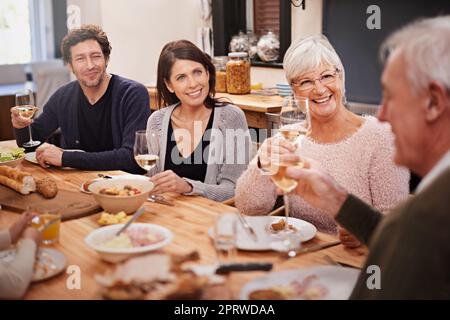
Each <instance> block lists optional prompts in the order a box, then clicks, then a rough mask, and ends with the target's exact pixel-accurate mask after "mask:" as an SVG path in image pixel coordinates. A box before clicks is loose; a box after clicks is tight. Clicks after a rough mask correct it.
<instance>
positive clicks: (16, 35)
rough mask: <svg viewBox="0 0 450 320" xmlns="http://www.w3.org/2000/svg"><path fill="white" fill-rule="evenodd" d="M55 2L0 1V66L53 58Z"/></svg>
mask: <svg viewBox="0 0 450 320" xmlns="http://www.w3.org/2000/svg"><path fill="white" fill-rule="evenodd" d="M60 2H62V1H60ZM54 4H55V0H1V1H0V39H2V46H0V65H2V64H28V63H30V62H33V61H40V60H46V59H52V58H54V56H55V46H54V42H55V41H54V39H55V37H54V34H53V29H54V28H53V25H54V19H52V11H53V12H54V11H55V6H54ZM63 10H65V8H64V9H63ZM64 13H65V12H64ZM55 14H60V12H59V11H58V12H57V13H55ZM62 30H64V31H67V29H64V28H62ZM5 44H6V45H5Z"/></svg>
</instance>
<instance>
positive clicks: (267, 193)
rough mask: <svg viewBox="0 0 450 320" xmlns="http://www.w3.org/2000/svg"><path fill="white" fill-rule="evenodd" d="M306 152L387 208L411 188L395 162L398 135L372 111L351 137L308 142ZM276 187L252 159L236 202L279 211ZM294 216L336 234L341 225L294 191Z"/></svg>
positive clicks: (252, 210)
mask: <svg viewBox="0 0 450 320" xmlns="http://www.w3.org/2000/svg"><path fill="white" fill-rule="evenodd" d="M301 153H302V155H304V156H306V157H309V158H312V159H315V160H317V161H319V162H320V163H321V165H322V167H323V168H324V169H325V170H327V171H328V173H329V174H330V175H331V176H333V177H334V179H336V181H337V182H338V183H339V184H341V185H342V186H343V187H345V188H346V189H347V191H348V192H350V193H352V194H354V195H356V196H358V197H359V198H360V199H362V200H364V201H365V202H367V203H370V204H372V205H373V206H374V207H375V208H376V209H378V210H380V211H381V212H386V211H388V210H389V209H391V208H392V207H394V206H395V205H396V204H397V203H398V202H399V201H401V200H403V199H404V198H406V196H407V195H408V192H409V184H408V183H409V176H410V175H409V171H408V170H407V169H404V168H400V167H398V166H396V165H395V164H394V162H393V154H394V145H393V135H392V133H391V131H390V126H389V124H386V123H380V122H379V121H378V120H377V119H376V118H374V117H371V116H368V117H366V118H365V121H364V123H363V124H362V125H361V127H360V128H359V129H358V130H357V131H356V132H355V133H354V134H352V135H351V136H350V137H348V138H347V139H345V140H343V141H341V142H338V143H333V144H319V143H316V142H314V141H312V140H311V139H305V140H304V141H303V142H302V151H301ZM276 199H277V194H276V187H275V185H274V184H273V182H272V181H271V180H270V177H268V176H264V175H261V173H260V171H259V169H258V168H257V166H256V159H254V160H252V161H251V163H250V164H249V166H248V168H247V170H246V171H245V172H244V173H243V174H242V175H241V177H240V178H239V180H238V182H237V186H236V193H235V205H236V207H237V208H238V209H239V210H240V211H241V212H242V213H244V214H247V215H263V214H267V213H269V212H270V211H272V210H273V207H274V204H275V201H276ZM289 203H290V210H291V211H290V216H293V217H298V218H301V219H303V220H306V221H309V222H311V223H312V224H314V225H315V226H316V227H317V228H318V230H319V231H323V232H327V233H336V232H337V224H336V222H335V221H334V219H333V218H331V217H330V216H328V215H327V214H326V213H325V212H323V211H321V210H318V209H316V208H313V207H311V206H310V205H309V204H307V203H306V202H305V201H304V200H303V199H302V198H301V197H299V196H297V195H292V194H291V195H290V196H289Z"/></svg>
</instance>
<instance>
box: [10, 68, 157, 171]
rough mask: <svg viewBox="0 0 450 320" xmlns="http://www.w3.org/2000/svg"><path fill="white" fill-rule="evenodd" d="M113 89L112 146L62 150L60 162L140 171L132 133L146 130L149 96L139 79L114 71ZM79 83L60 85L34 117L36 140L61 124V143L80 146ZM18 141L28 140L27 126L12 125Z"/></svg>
mask: <svg viewBox="0 0 450 320" xmlns="http://www.w3.org/2000/svg"><path fill="white" fill-rule="evenodd" d="M112 81H114V87H113V93H112V112H111V128H112V136H111V139H112V141H113V145H114V149H113V150H111V151H103V152H64V153H63V157H62V165H63V166H68V167H73V168H78V169H84V170H123V171H127V172H130V173H143V170H142V169H141V168H140V167H139V166H138V165H137V164H136V162H135V161H134V156H133V144H134V136H135V132H136V131H137V130H145V129H146V126H147V119H148V117H149V116H150V101H149V100H150V98H149V94H148V92H147V89H146V88H145V87H144V86H143V85H142V84H140V83H137V82H135V81H132V80H129V79H125V78H122V77H119V76H117V75H115V76H114V77H113V78H112ZM80 90H81V87H80V85H79V84H78V81H73V82H70V83H68V84H66V85H64V86H63V87H61V88H59V89H58V90H57V91H56V92H55V93H54V94H53V95H52V96H51V98H50V99H49V101H48V102H47V103H46V105H45V106H44V111H43V113H42V114H41V115H40V116H39V117H38V118H37V119H35V120H34V122H33V124H32V133H33V138H34V139H35V140H40V141H45V140H46V139H47V138H48V137H49V136H50V135H51V134H52V133H53V132H54V131H55V130H56V129H58V128H59V127H60V128H61V133H62V137H61V147H62V148H64V149H79V148H80V147H79V143H80V141H79V140H80V134H79V128H78V114H77V105H78V100H79V96H80ZM14 131H15V136H16V140H17V144H18V145H19V146H20V145H22V144H23V143H25V142H26V141H28V140H29V136H28V128H24V129H20V130H17V129H14ZM92 139H95V137H92Z"/></svg>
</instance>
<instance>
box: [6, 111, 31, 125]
mask: <svg viewBox="0 0 450 320" xmlns="http://www.w3.org/2000/svg"><path fill="white" fill-rule="evenodd" d="M10 110H11V123H12V125H13V127H14V128H16V129H23V128H26V127H28V126H29V125H30V124H31V123H32V122H33V120H32V119H25V118H22V117H21V116H20V115H19V110H17V108H16V107H12V108H11V109H10Z"/></svg>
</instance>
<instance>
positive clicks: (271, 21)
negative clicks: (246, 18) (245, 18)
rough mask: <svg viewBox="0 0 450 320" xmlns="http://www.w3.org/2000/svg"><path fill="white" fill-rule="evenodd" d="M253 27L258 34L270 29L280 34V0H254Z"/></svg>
mask: <svg viewBox="0 0 450 320" xmlns="http://www.w3.org/2000/svg"><path fill="white" fill-rule="evenodd" d="M253 21H254V23H253V28H252V30H254V32H255V33H256V34H257V35H263V34H265V33H266V32H267V31H268V30H270V31H272V32H273V33H275V34H276V35H277V36H280V3H279V0H253Z"/></svg>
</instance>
